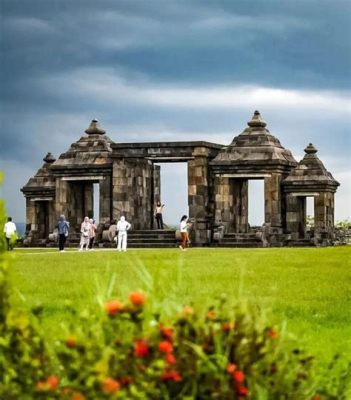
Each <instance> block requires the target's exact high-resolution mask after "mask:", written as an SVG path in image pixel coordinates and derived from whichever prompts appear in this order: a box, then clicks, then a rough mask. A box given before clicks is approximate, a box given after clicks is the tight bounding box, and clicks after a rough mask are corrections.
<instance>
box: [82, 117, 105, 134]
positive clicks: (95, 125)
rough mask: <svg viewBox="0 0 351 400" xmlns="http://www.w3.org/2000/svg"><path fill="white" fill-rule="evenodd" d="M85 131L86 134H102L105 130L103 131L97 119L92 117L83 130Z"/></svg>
mask: <svg viewBox="0 0 351 400" xmlns="http://www.w3.org/2000/svg"><path fill="white" fill-rule="evenodd" d="M85 133H87V134H88V135H104V134H105V133H106V131H104V130H103V129H102V128H101V127H100V124H99V121H98V120H97V119H93V120H92V121H91V123H90V125H89V128H87V129H86V130H85Z"/></svg>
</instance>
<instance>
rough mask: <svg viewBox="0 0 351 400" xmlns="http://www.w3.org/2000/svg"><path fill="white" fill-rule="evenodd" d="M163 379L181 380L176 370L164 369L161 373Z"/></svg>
mask: <svg viewBox="0 0 351 400" xmlns="http://www.w3.org/2000/svg"><path fill="white" fill-rule="evenodd" d="M161 378H162V379H163V380H164V381H174V382H180V381H181V380H182V377H181V375H180V374H179V372H177V371H166V372H164V373H163V374H162V375H161Z"/></svg>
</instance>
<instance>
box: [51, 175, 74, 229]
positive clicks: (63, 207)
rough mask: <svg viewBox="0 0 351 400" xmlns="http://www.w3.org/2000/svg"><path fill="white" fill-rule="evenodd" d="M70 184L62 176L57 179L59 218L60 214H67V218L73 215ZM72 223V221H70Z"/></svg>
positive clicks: (56, 206) (57, 216)
mask: <svg viewBox="0 0 351 400" xmlns="http://www.w3.org/2000/svg"><path fill="white" fill-rule="evenodd" d="M69 193H70V185H69V182H68V181H64V180H62V179H61V178H57V179H56V195H55V199H56V203H55V214H56V218H57V220H58V218H59V216H60V215H62V214H63V215H65V217H66V218H67V220H69V218H70V217H71V212H70V201H69V200H70V198H69V197H70V196H69ZM70 223H71V224H72V221H70Z"/></svg>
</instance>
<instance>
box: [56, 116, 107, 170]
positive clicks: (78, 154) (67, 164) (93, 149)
mask: <svg viewBox="0 0 351 400" xmlns="http://www.w3.org/2000/svg"><path fill="white" fill-rule="evenodd" d="M85 133H86V134H85V135H84V136H82V137H81V138H80V139H79V140H78V141H77V142H75V143H73V144H71V147H70V148H69V150H68V151H67V152H65V153H63V154H61V155H60V157H59V158H58V160H56V161H55V162H54V163H53V165H52V170H53V171H54V173H55V174H61V173H62V174H66V173H67V174H72V172H73V171H76V172H79V171H85V172H86V170H91V171H92V172H94V170H101V169H102V168H106V167H108V168H110V167H111V164H112V162H111V159H110V155H111V153H112V149H111V144H112V143H113V141H112V140H111V139H110V138H109V137H108V136H107V135H106V134H105V131H104V130H103V129H102V128H101V127H100V125H99V122H98V121H97V120H96V119H93V120H92V121H91V124H90V126H89V127H88V128H87V129H86V130H85Z"/></svg>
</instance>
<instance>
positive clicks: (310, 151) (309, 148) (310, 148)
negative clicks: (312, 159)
mask: <svg viewBox="0 0 351 400" xmlns="http://www.w3.org/2000/svg"><path fill="white" fill-rule="evenodd" d="M304 151H305V153H306V154H315V153H317V151H318V150H317V149H316V148H315V147H314V146H313V144H312V143H310V144H309V145H308V146H307V147H306V148H305V150H304Z"/></svg>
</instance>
